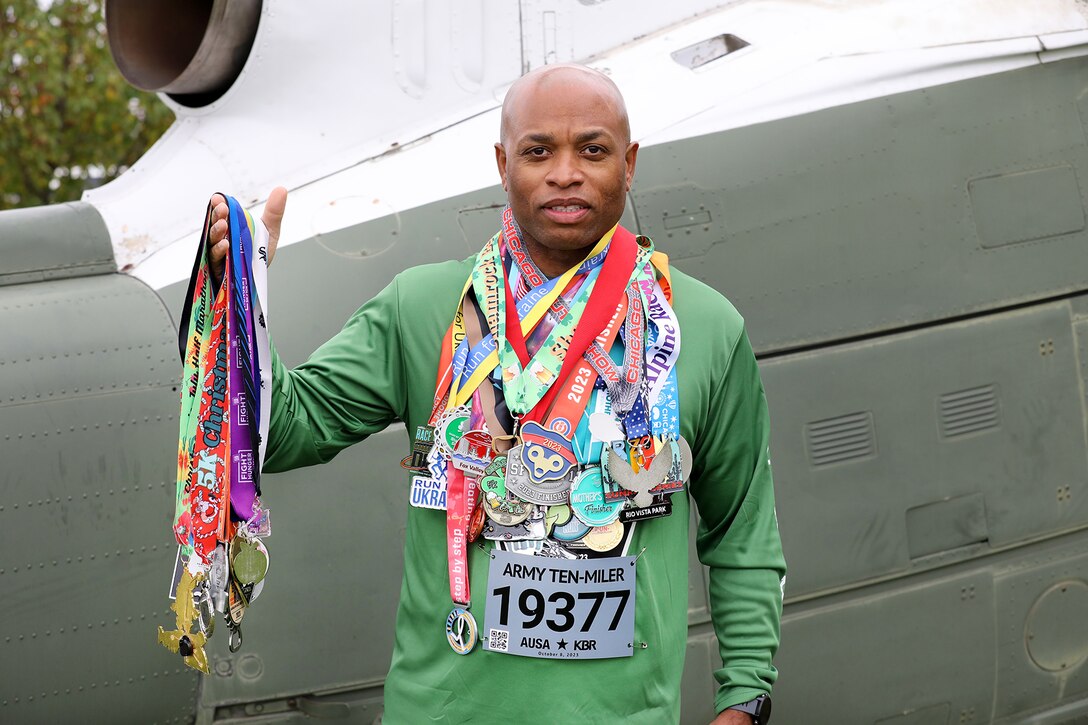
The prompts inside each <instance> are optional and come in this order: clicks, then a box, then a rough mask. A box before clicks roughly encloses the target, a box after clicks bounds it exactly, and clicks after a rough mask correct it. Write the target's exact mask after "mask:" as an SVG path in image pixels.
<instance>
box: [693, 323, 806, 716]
mask: <svg viewBox="0 0 1088 725" xmlns="http://www.w3.org/2000/svg"><path fill="white" fill-rule="evenodd" d="M707 412H708V415H707V423H706V427H705V429H704V431H703V434H702V435H701V436H700V440H699V447H698V450H697V451H695V462H694V467H693V476H692V484H691V487H690V490H691V494H692V497H693V498H694V499H695V502H696V505H697V506H698V509H699V528H698V532H697V534H696V546H697V550H698V553H699V559H700V561H702V563H703V564H705V565H706V566H707V567H708V568H709V572H710V586H709V598H710V611H711V616H712V618H713V622H714V631H715V633H716V634H717V637H718V648H719V651H720V652H721V657H722V667H721V669H719V670H717V671H716V672H715V673H714V675H715V678H716V679H717V682H718V692H717V695H716V698H715V705H716V709H717V711H718V712H720V711H722V710H724V709H726V708H727V707H729V706H731V705H736V704H739V703H743V702H747V701H748V700H751V699H753V698H755V697H758V696H759V695H760V694H763V693H770V691H771V686H772V685H773V684H774V682H775V680H776V679H777V676H778V672H777V670H776V669H775V668H774V666H773V665H772V664H771V659H772V657H773V656H774V654H775V652H776V651H777V649H778V642H779V629H780V620H781V615H782V592H783V582H784V581H785V579H784V577H785V572H786V564H785V560H784V558H783V556H782V543H781V540H780V538H779V534H778V520H777V517H776V515H775V508H774V490H773V485H772V481H771V462H770V451H769V438H770V421H769V418H768V415H767V400H766V397H765V396H764V393H763V384H762V382H761V381H760V378H759V371H758V369H757V367H756V359H755V354H754V353H753V352H752V347H751V343H750V342H749V340H748V336H747V334H746V333H744V332H743V331H742V333H741V335H740V337H739V338H738V339H737V340H736V342H735V344H734V345H733V348H732V351H731V352H730V355H729V361H728V365H727V367H726V369H725V371H724V372H723V374H722V376H721V378H720V379H719V380H718V381H717V382H716V384H714V385H713V386H712V387H711V390H710V396H709V407H708V411H707Z"/></svg>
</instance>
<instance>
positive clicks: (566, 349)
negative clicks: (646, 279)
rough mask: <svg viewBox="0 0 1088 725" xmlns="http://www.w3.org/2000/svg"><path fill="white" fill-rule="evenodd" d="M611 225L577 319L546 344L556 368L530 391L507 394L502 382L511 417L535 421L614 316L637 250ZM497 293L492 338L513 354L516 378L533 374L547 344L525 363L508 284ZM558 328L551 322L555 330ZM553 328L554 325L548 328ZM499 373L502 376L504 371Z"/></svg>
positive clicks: (582, 292) (583, 291)
mask: <svg viewBox="0 0 1088 725" xmlns="http://www.w3.org/2000/svg"><path fill="white" fill-rule="evenodd" d="M617 228H618V227H613V228H612V230H611V231H610V232H609V234H607V235H605V238H604V239H602V240H601V241H602V242H604V241H605V240H608V239H609V238H610V241H611V242H612V243H611V246H610V247H609V250H608V254H607V255H606V256H605V260H604V263H603V264H602V265H601V268H600V273H599V276H598V278H597V280H596V281H595V282H594V284H593V285H592V288H591V289H590V290H589V292H588V299H587V301H586V302H585V305H584V309H583V310H582V312H581V314H580V315H578V317H579V319H577V320H572V322H574V323H576V324H577V326H576V328H575V330H574V334H573V336H572V337H571V338H570V342H569V344H568V345H566V346H562V345H561V341H559V342H560V344H557V345H556V346H555V347H553V348H552V349H553V350H555V351H556V354H555V359H556V360H561V361H562V362H561V367H560V369H559V371H558V373H557V374H556V375H555V376H554V378H553V379H551V380H548V381H547V383H544V382H543V381H541V382H539V384H537V385H535V386H534V387H535V390H530V391H527V393H526V394H525V395H524V396H522V397H518V396H513V395H510V394H509V392H508V390H507V386H505V385H504V387H503V393H504V395H505V396H506V404H507V407H509V408H510V411H511V413H513V414H514V415H515V416H521V417H524V418H525V419H527V420H535V421H538V422H539V421H541V420H542V419H543V418H544V414H545V413H546V412H547V411H548V409H549V407H550V406H551V404H552V402H553V401H554V400H555V398H556V396H557V395H558V393H559V390H560V388H561V387H563V385H562V384H563V383H564V382H565V381H566V380H567V378H568V377H569V376H570V373H571V371H572V370H573V369H574V367H575V366H577V364H578V361H579V360H581V358H582V355H583V354H584V353H585V351H586V349H587V348H588V347H589V345H590V343H591V342H592V341H593V339H594V338H595V337H596V336H597V335H598V334H599V333H600V331H601V330H602V329H604V327H605V325H606V323H607V322H608V321H609V319H610V318H611V317H612V316H613V315H614V312H615V310H616V305H617V301H618V299H619V297H620V295H622V293H623V290H624V288H625V287H626V286H627V282H628V280H629V279H630V276H631V270H632V268H633V266H634V262H635V255H636V253H637V245H636V244H635V243H634V238H633V237H632V236H631V235H630V234H629V233H627V234H621V235H615V232H616V230H617ZM597 252H598V250H597V249H594V250H593V251H591V252H590V254H589V255H588V256H589V257H593V256H595V255H596V254H597ZM587 287H589V285H588V283H587V284H586V285H583V286H582V289H581V290H580V293H579V296H580V297H581V296H585V295H586V289H587ZM503 296H504V297H505V301H506V304H505V305H503V306H504V307H505V310H504V312H505V320H504V322H505V324H504V325H503V326H502V327H501V328H500V329H499V330H498V334H497V337H498V338H499V339H500V340H502V339H504V338H505V340H506V342H507V343H508V345H509V347H510V348H511V349H512V350H513V352H514V354H515V355H516V361H517V362H518V363H520V368H521V374H520V375H519V376H518V377H519V378H522V377H524V376H525V375H526V374H528V375H530V376H536V375H537V373H536V372H535V371H534V370H533V367H535V365H536V359H537V358H539V357H540V356H541V353H549V352H551V350H548V349H547V348H548V343H547V342H545V344H544V346H542V347H541V349H540V350H539V351H538V352H537V355H535V356H533V366H530V357H529V351H528V349H527V347H526V345H525V336H524V334H523V332H522V329H521V325H519V324H518V320H517V319H516V318H515V315H516V308H515V307H514V305H513V301H512V299H511V298H512V295H511V292H510V288H509V285H506V284H504V285H503ZM574 316H575V314H573V313H572V314H571V315H568V317H567V319H571V318H573V317H574ZM558 329H559V328H558V326H557V328H556V330H558ZM554 333H555V330H553V334H554ZM549 339H551V336H549ZM503 374H504V378H505V375H506V371H505V370H504V371H503ZM538 380H539V378H538ZM549 383H550V384H549ZM533 398H535V400H533Z"/></svg>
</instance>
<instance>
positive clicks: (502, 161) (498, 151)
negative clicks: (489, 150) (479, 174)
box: [495, 142, 510, 191]
mask: <svg viewBox="0 0 1088 725" xmlns="http://www.w3.org/2000/svg"><path fill="white" fill-rule="evenodd" d="M495 163H496V164H497V165H498V167H499V178H500V179H502V190H503V191H510V190H509V189H507V188H506V149H504V148H503V146H502V143H501V142H500V143H496V144H495Z"/></svg>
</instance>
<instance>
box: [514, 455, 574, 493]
mask: <svg viewBox="0 0 1088 725" xmlns="http://www.w3.org/2000/svg"><path fill="white" fill-rule="evenodd" d="M525 445H526V444H524V443H522V444H521V445H516V446H514V447H513V448H511V449H510V451H509V452H508V453H507V454H506V490H507V492H509V493H513V494H514V495H515V496H518V497H519V498H521V499H523V500H525V501H529V502H530V503H536V504H540V505H541V506H555V505H558V504H564V503H567V494H568V492H569V491H570V485H571V483H573V479H574V476H575V475H577V472H578V471H577V469H575V468H569V469H568V470H567V476H566V477H564V478H557V479H551V480H543V481H537V480H534V478H533V475H532V474H531V473H530V472H529V466H527V465H526V464H525V456H524V455H523V454H524V452H525Z"/></svg>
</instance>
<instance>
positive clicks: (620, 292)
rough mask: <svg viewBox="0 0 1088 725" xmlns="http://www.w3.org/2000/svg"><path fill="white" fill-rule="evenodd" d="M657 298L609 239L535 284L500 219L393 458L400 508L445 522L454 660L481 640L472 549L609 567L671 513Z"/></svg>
mask: <svg viewBox="0 0 1088 725" xmlns="http://www.w3.org/2000/svg"><path fill="white" fill-rule="evenodd" d="M655 268H659V269H660V270H661V272H662V276H661V278H660V279H659V278H658V276H657V274H656V273H655V271H654V270H655ZM670 295H671V288H670V285H669V284H668V272H667V260H665V258H664V255H660V254H655V253H654V251H653V247H652V244H651V243H650V242H649V240H648V239H645V238H639V239H637V240H636V238H635V237H634V236H633V235H631V234H630V232H627V231H626V230H624V229H622V228H619V227H616V228H614V229H613V230H611V231H610V232H609V233H608V234H606V235H605V237H604V238H602V239H601V240H600V242H599V243H598V244H597V245H596V247H595V248H594V249H593V250H592V251H591V252H590V253H589V255H588V256H587V258H586V259H585V260H584V261H583V262H582V263H581V264H580V265H578V266H577V267H574V268H572V269H570V270H569V271H568V272H567V273H565V274H563V275H561V276H559V277H556V278H552V279H547V278H546V277H545V276H544V275H543V274H542V273H541V271H540V270H539V268H538V267H537V266H536V265H535V264H534V263H533V261H532V259H531V258H530V257H529V255H528V254H527V253H526V252H525V250H524V247H523V245H522V242H521V239H520V233H519V230H518V228H517V225H516V223H515V221H514V219H513V215H512V213H511V211H510V209H509V208H507V209H506V210H505V212H504V214H503V228H502V230H501V231H500V233H499V234H497V235H496V236H495V237H494V238H493V239H492V240H491V241H490V242H488V244H487V245H485V247H484V249H483V250H482V251H481V252H480V254H479V255H478V257H477V261H476V265H475V267H474V269H473V272H472V276H471V277H470V279H469V281H468V283H466V285H465V290H464V293H463V294H462V302H461V305H460V307H459V309H458V310H457V313H456V316H455V318H454V321H453V324H452V325H451V327H450V329H449V331H448V332H447V333H446V336H445V339H444V340H443V343H442V353H441V362H440V364H439V374H438V381H437V384H436V393H435V401H434V408H433V413H432V416H431V419H430V421H429V424H428V425H426V426H421V427H420V428H419V429H418V430H417V432H416V436H415V441H414V444H413V451H412V454H411V455H410V456H408V457H406V458H405V459H404V460H403V461H402V465H403V466H404V467H405V468H408V469H410V470H412V471H415V472H417V474H418V475H416V476H415V477H414V478H413V482H412V493H411V504H412V505H413V506H417V507H424V508H435V509H444V510H445V511H446V521H447V543H448V554H449V574H450V593H451V598H452V599H453V602H454V607H453V610H452V611H451V613H450V615H449V617H448V618H447V621H446V635H447V639H448V640H449V643H450V645H451V646H452V647H453V649H454V651H456V652H458V653H460V654H468V653H469V652H471V651H472V649H473V647H474V646H475V644H476V641H477V639H478V637H477V625H476V622H475V619H474V617H473V616H472V614H471V613H470V611H469V606H470V593H469V579H468V560H467V553H466V548H467V545H468V544H469V543H471V542H474V541H477V539H478V538H480V537H482V538H483V539H486V540H491V541H493V542H495V543H494V546H495V547H496V548H497V549H501V550H504V551H509V552H517V553H521V554H529V555H535V556H542V557H552V558H559V559H567V560H585V559H594V558H599V557H615V556H620V555H621V554H624V553H625V552H626V549H627V547H628V545H629V543H630V537H631V533H632V530H633V528H634V526H635V523H636V522H639V521H643V520H646V519H650V518H654V517H658V516H665V515H668V514H669V513H671V503H670V502H669V496H670V494H671V493H673V492H675V491H678V490H681V489H682V488H683V485H684V481H685V480H686V479H687V477H688V474H689V472H690V468H691V451H690V449H689V447H688V445H687V443H686V442H685V441H684V440H683V439H682V438H681V437H680V434H679V398H678V395H677V390H676V371H675V365H676V360H677V356H678V354H679V350H680V330H679V324H678V322H677V319H676V317H675V314H674V313H673V311H672V308H671V305H670V299H669V297H670ZM617 339H620V340H621V341H622V345H620V346H615V345H614V343H615V341H616V340H617ZM621 348H622V351H621ZM531 349H532V350H535V352H534V353H533V354H530V350H531ZM613 349H614V352H613ZM614 358H615V359H614ZM492 558H493V559H494V557H492ZM488 611H489V617H490V616H491V615H490V611H491V610H490V605H489V610H488Z"/></svg>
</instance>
